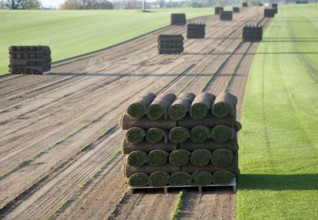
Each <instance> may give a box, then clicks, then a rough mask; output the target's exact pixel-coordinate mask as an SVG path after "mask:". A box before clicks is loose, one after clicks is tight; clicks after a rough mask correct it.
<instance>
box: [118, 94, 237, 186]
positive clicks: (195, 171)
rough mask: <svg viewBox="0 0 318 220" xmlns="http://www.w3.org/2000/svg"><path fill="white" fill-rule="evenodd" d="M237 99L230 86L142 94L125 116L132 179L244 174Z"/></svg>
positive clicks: (208, 180)
mask: <svg viewBox="0 0 318 220" xmlns="http://www.w3.org/2000/svg"><path fill="white" fill-rule="evenodd" d="M236 104H237V99H236V97H235V96H233V95H232V94H230V93H227V92H222V93H220V94H218V95H217V96H215V95H213V94H210V93H205V92H203V93H199V94H198V95H196V96H195V95H194V94H193V93H183V94H180V95H179V96H178V97H177V96H176V95H175V94H171V93H168V94H162V95H158V96H156V95H155V94H153V93H147V94H144V95H141V96H139V97H137V98H136V99H135V101H133V102H132V103H131V104H130V105H129V106H128V108H127V111H126V113H125V114H124V115H123V116H122V117H121V119H120V126H121V128H122V129H124V130H127V131H126V136H125V139H124V140H123V141H122V151H123V153H124V154H125V155H126V159H125V163H124V166H123V171H124V175H125V176H126V177H127V178H128V184H129V185H130V186H131V187H146V186H153V187H162V186H183V185H194V186H204V185H211V184H223V185H227V184H229V183H230V182H231V181H232V179H233V178H234V177H236V176H238V175H239V168H238V155H237V152H238V142H237V131H239V130H240V129H241V125H240V123H239V122H237V121H236Z"/></svg>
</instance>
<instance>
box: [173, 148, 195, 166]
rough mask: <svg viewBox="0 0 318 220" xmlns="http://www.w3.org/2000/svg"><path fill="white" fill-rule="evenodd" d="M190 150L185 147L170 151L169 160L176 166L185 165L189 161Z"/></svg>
mask: <svg viewBox="0 0 318 220" xmlns="http://www.w3.org/2000/svg"><path fill="white" fill-rule="evenodd" d="M190 154H191V153H190V152H189V151H187V150H183V149H177V150H174V151H172V152H171V153H170V155H169V162H170V164H172V165H174V166H184V165H186V164H188V163H189V160H190Z"/></svg>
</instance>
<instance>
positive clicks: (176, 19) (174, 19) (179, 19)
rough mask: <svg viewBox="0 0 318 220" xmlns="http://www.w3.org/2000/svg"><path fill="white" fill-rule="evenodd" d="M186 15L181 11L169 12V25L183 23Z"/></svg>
mask: <svg viewBox="0 0 318 220" xmlns="http://www.w3.org/2000/svg"><path fill="white" fill-rule="evenodd" d="M185 24H186V15H185V14H183V13H179V14H177V13H173V14H171V25H185Z"/></svg>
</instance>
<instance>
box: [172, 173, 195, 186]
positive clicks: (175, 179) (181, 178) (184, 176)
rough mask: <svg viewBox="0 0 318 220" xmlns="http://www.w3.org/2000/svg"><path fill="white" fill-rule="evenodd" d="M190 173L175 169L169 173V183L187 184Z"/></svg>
mask: <svg viewBox="0 0 318 220" xmlns="http://www.w3.org/2000/svg"><path fill="white" fill-rule="evenodd" d="M190 178H191V175H190V174H189V173H186V172H183V171H176V172H173V173H172V174H171V175H170V179H169V184H170V185H171V186H182V185H188V184H189V181H190Z"/></svg>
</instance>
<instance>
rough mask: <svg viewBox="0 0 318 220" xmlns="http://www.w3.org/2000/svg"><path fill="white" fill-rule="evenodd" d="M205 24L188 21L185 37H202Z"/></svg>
mask: <svg viewBox="0 0 318 220" xmlns="http://www.w3.org/2000/svg"><path fill="white" fill-rule="evenodd" d="M204 37H205V24H203V23H199V24H196V23H190V24H188V25H187V38H189V39H204Z"/></svg>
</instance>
